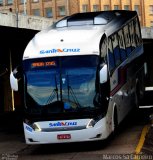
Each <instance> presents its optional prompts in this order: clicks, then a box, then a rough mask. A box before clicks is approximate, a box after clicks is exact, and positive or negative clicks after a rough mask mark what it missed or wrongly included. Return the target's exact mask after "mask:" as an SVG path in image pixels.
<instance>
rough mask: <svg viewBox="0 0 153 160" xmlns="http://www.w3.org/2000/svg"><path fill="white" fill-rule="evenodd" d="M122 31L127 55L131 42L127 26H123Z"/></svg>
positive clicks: (129, 51)
mask: <svg viewBox="0 0 153 160" xmlns="http://www.w3.org/2000/svg"><path fill="white" fill-rule="evenodd" d="M123 30H124V39H125V45H126V52H127V55H129V54H130V53H131V40H130V35H129V28H128V26H125V27H124V29H123Z"/></svg>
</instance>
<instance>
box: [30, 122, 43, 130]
mask: <svg viewBox="0 0 153 160" xmlns="http://www.w3.org/2000/svg"><path fill="white" fill-rule="evenodd" d="M32 128H33V129H34V131H37V132H41V128H40V126H39V124H38V123H34V124H33V125H32Z"/></svg>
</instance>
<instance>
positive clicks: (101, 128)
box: [23, 118, 109, 144]
mask: <svg viewBox="0 0 153 160" xmlns="http://www.w3.org/2000/svg"><path fill="white" fill-rule="evenodd" d="M73 121H76V122H78V121H79V120H73ZM80 121H81V120H80ZM82 121H85V120H84V119H82ZM87 121H88V122H89V119H88V120H87ZM58 122H59V121H54V122H52V123H58ZM62 122H65V121H62ZM37 123H38V124H39V122H37ZM42 123H44V126H46V125H48V126H49V123H51V121H46V122H42ZM23 126H24V133H25V140H26V143H27V144H44V143H63V142H83V141H94V140H102V139H106V138H107V137H108V135H109V133H108V131H107V128H106V126H107V125H106V118H103V119H101V120H100V121H99V122H97V123H96V124H95V126H94V127H93V128H85V129H82V130H73V131H60V132H59V131H54V132H40V131H34V130H33V129H32V128H31V127H30V126H29V125H27V124H25V123H23ZM62 134H63V135H67V134H68V135H70V136H71V138H70V139H60V140H59V139H58V138H57V136H58V135H62Z"/></svg>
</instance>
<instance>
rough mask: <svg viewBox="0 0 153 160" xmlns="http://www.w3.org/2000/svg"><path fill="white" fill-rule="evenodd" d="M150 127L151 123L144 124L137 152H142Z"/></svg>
mask: <svg viewBox="0 0 153 160" xmlns="http://www.w3.org/2000/svg"><path fill="white" fill-rule="evenodd" d="M149 128H150V125H146V126H144V128H143V130H142V133H141V137H140V139H139V143H138V145H137V147H136V150H135V154H139V153H140V152H141V149H142V147H143V144H144V141H145V137H146V134H147V133H148V131H149Z"/></svg>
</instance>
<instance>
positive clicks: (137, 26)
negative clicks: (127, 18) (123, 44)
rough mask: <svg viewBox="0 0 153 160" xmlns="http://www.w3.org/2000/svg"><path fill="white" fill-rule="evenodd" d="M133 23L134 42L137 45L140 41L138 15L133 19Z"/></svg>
mask: <svg viewBox="0 0 153 160" xmlns="http://www.w3.org/2000/svg"><path fill="white" fill-rule="evenodd" d="M133 23H134V29H135V42H136V45H137V46H138V45H139V44H140V43H141V42H142V41H141V33H140V26H139V22H138V17H137V18H136V19H134V22H133Z"/></svg>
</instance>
